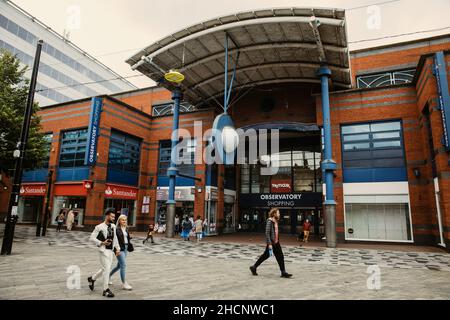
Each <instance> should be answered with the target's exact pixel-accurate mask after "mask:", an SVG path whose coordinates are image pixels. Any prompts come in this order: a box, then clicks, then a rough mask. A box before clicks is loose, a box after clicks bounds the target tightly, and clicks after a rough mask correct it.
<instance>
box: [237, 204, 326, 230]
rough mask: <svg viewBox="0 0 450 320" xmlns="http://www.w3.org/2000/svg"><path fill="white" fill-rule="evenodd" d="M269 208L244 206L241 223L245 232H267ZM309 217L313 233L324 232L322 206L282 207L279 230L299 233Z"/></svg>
mask: <svg viewBox="0 0 450 320" xmlns="http://www.w3.org/2000/svg"><path fill="white" fill-rule="evenodd" d="M268 214H269V209H268V208H251V209H249V208H244V209H242V210H241V217H240V225H241V228H240V230H241V231H244V232H257V233H262V232H265V226H266V221H267V218H268ZM306 219H308V220H309V222H310V223H311V225H312V228H311V235H317V236H318V237H319V236H320V237H321V236H323V234H324V222H323V217H322V209H321V208H281V209H280V223H279V228H280V229H279V230H280V233H283V234H292V235H299V234H301V233H302V231H303V223H304V222H305V220H306Z"/></svg>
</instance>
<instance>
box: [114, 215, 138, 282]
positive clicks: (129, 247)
mask: <svg viewBox="0 0 450 320" xmlns="http://www.w3.org/2000/svg"><path fill="white" fill-rule="evenodd" d="M116 236H117V241H118V242H119V246H120V254H119V255H118V256H117V266H116V267H115V268H114V269H113V270H111V273H110V274H109V278H110V280H109V284H110V285H112V282H111V277H112V276H113V275H114V274H115V273H116V272H117V271H119V270H120V279H121V280H122V288H123V290H132V289H133V288H132V287H131V286H130V285H129V284H128V282H127V281H126V269H127V255H128V253H129V252H133V251H134V247H133V244H132V243H131V237H130V233H129V231H128V224H127V216H126V215H121V216H120V217H119V219H117V228H116Z"/></svg>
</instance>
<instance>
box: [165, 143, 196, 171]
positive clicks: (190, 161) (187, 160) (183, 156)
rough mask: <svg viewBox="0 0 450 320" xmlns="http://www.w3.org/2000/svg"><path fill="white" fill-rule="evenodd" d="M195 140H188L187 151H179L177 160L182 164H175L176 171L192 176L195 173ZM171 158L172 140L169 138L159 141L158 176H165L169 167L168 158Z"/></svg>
mask: <svg viewBox="0 0 450 320" xmlns="http://www.w3.org/2000/svg"><path fill="white" fill-rule="evenodd" d="M196 147H197V141H196V140H195V139H192V140H190V141H188V144H187V148H186V149H187V150H186V151H187V152H185V153H183V152H180V154H179V155H178V156H179V158H178V159H179V160H180V161H183V162H184V163H183V164H180V165H177V169H178V172H179V173H181V174H185V175H189V176H194V175H195V148H196ZM171 158H172V142H171V141H170V140H164V141H160V145H159V168H158V176H167V169H168V168H169V167H170V160H171Z"/></svg>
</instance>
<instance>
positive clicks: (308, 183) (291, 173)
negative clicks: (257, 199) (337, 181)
mask: <svg viewBox="0 0 450 320" xmlns="http://www.w3.org/2000/svg"><path fill="white" fill-rule="evenodd" d="M263 157H264V162H266V161H271V159H278V161H279V162H278V166H279V167H278V171H277V172H276V174H274V175H263V174H261V169H262V167H261V165H259V164H256V165H254V164H253V165H250V164H244V165H241V166H240V171H241V173H240V179H241V185H240V188H241V193H242V194H244V193H253V194H255V193H270V192H271V183H272V181H281V180H284V181H289V182H291V183H293V184H292V191H293V192H321V190H322V181H321V179H322V171H321V167H320V163H321V158H322V157H321V153H320V152H314V151H313V150H289V151H282V152H280V153H278V154H272V155H268V156H263ZM272 161H273V160H272Z"/></svg>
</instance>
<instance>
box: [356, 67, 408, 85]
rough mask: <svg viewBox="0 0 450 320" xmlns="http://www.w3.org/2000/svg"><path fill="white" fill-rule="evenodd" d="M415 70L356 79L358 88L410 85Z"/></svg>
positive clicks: (364, 76)
mask: <svg viewBox="0 0 450 320" xmlns="http://www.w3.org/2000/svg"><path fill="white" fill-rule="evenodd" d="M415 72H416V70H415V69H408V70H400V71H391V72H384V73H377V74H371V75H361V76H358V77H356V82H357V85H358V88H375V87H382V86H388V85H394V84H402V83H410V82H412V80H413V79H414V74H415Z"/></svg>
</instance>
